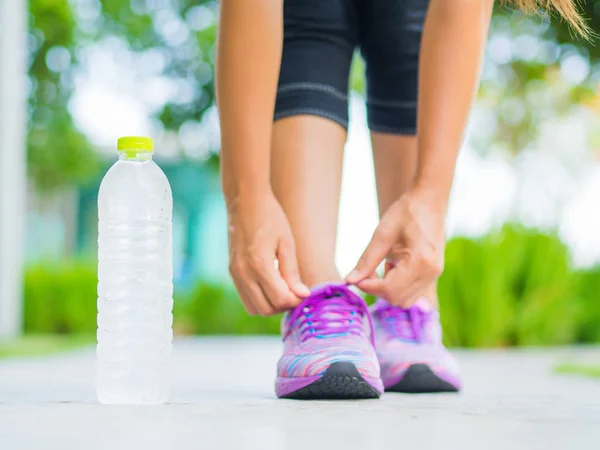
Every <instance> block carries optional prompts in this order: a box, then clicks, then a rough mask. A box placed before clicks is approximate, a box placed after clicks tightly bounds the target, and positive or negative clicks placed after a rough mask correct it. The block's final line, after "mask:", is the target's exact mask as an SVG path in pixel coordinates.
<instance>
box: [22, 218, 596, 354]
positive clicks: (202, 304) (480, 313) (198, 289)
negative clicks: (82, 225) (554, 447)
mask: <svg viewBox="0 0 600 450" xmlns="http://www.w3.org/2000/svg"><path fill="white" fill-rule="evenodd" d="M598 292H600V267H598V268H593V269H589V270H577V271H576V270H573V269H572V267H571V265H570V261H569V252H568V249H567V247H566V246H565V245H564V244H563V243H562V242H561V241H560V239H559V238H558V237H557V236H556V235H554V234H552V233H542V232H540V231H535V230H531V229H527V228H524V227H521V226H518V225H509V226H505V227H504V228H502V229H501V230H499V231H496V232H492V233H489V234H488V235H486V236H484V237H482V238H480V239H467V238H455V239H452V240H450V241H449V242H448V246H447V249H446V266H445V272H444V275H443V276H442V277H441V279H440V282H439V293H440V307H441V312H442V322H443V326H444V333H445V336H444V338H445V342H446V343H447V344H448V345H451V346H462V347H503V346H515V345H558V344H569V343H579V342H584V343H591V342H600V302H598V301H597V296H598ZM24 303H25V314H24V322H25V323H24V325H25V331H26V332H27V333H63V334H64V333H73V334H78V333H94V332H95V329H96V268H95V264H90V263H81V262H72V263H65V264H59V265H50V264H42V265H36V266H32V267H28V268H27V270H26V274H25V301H24ZM279 322H280V317H270V318H262V317H251V316H249V315H248V314H246V312H245V311H244V308H243V307H242V304H241V302H240V300H239V298H238V296H237V294H236V292H235V290H234V289H233V287H232V286H231V285H214V284H210V283H205V282H200V283H198V284H197V285H196V286H195V287H194V288H193V289H191V290H190V291H186V292H176V294H175V306H174V327H175V331H176V333H178V334H277V333H278V332H279Z"/></svg>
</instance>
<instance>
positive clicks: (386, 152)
mask: <svg viewBox="0 0 600 450" xmlns="http://www.w3.org/2000/svg"><path fill="white" fill-rule="evenodd" d="M371 143H372V145H373V159H374V161H375V177H376V180H377V199H378V203H379V216H380V217H381V215H383V213H385V211H386V210H387V209H388V208H389V207H390V205H391V204H392V203H393V202H394V201H396V200H397V199H398V198H400V196H401V195H402V194H404V193H405V192H406V191H407V190H408V189H409V188H410V186H411V184H412V182H413V180H414V178H415V174H416V170H417V158H418V154H417V138H416V136H402V135H395V134H386V133H375V132H373V133H371ZM436 291H437V289H436V285H435V284H433V285H431V286H430V287H428V288H427V291H426V292H424V293H423V295H425V296H426V297H427V298H428V299H429V301H430V302H431V303H432V304H433V305H434V306H436V307H437V292H436Z"/></svg>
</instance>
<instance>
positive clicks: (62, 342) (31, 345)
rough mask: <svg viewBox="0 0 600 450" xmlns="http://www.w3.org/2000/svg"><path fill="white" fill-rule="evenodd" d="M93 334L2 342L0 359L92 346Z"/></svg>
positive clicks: (46, 336)
mask: <svg viewBox="0 0 600 450" xmlns="http://www.w3.org/2000/svg"><path fill="white" fill-rule="evenodd" d="M95 338H96V336H94V335H93V334H90V333H87V334H82V335H79V334H66V335H58V334H44V335H38V334H34V335H29V336H23V337H21V338H19V339H17V340H11V341H6V340H2V341H0V359H2V358H14V357H26V356H38V355H48V354H52V353H58V352H64V351H68V350H73V349H76V348H79V347H84V346H87V345H92V344H94V343H95V342H96V339H95Z"/></svg>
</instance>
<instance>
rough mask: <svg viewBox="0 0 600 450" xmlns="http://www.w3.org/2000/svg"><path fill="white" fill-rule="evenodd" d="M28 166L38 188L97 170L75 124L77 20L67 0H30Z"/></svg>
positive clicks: (77, 179)
mask: <svg viewBox="0 0 600 450" xmlns="http://www.w3.org/2000/svg"><path fill="white" fill-rule="evenodd" d="M29 27H30V28H29V42H28V45H29V52H30V54H29V64H30V65H29V83H28V86H29V99H28V102H29V132H28V146H27V158H28V172H29V175H30V178H31V179H32V180H33V182H34V183H35V185H36V187H37V188H38V190H40V191H48V190H51V189H52V188H55V187H59V186H62V185H64V184H67V183H72V182H81V181H84V180H85V179H87V178H88V177H89V176H90V175H93V174H94V173H95V168H96V163H97V156H96V154H95V152H94V151H93V150H92V148H91V147H90V145H89V143H88V142H87V140H86V138H85V136H83V135H82V134H81V133H80V132H79V131H78V130H77V129H76V128H75V126H74V124H73V120H72V118H71V115H70V113H69V109H68V103H69V99H70V97H71V94H72V92H73V85H72V78H71V74H72V70H73V67H74V65H75V64H76V61H75V59H74V54H75V52H74V49H75V46H76V40H75V30H76V21H75V18H74V17H73V13H72V10H71V6H70V4H69V2H68V0H30V1H29Z"/></svg>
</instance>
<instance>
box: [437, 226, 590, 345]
mask: <svg viewBox="0 0 600 450" xmlns="http://www.w3.org/2000/svg"><path fill="white" fill-rule="evenodd" d="M576 281H577V280H576V277H575V275H574V273H573V272H572V270H571V269H570V266H569V253H568V249H567V247H566V246H565V245H564V244H563V243H562V242H561V241H560V240H559V239H558V237H556V236H555V235H553V234H544V233H541V232H539V231H535V230H529V229H526V228H523V227H520V226H517V225H512V226H506V227H504V228H503V229H502V230H500V231H498V232H494V233H490V234H489V235H487V236H485V237H483V238H481V239H477V240H471V239H465V238H459V239H453V240H451V241H450V242H449V243H448V246H447V249H446V266H445V272H444V275H443V276H442V277H441V279H440V283H439V294H440V305H441V306H440V308H441V312H442V321H443V325H444V332H445V339H446V342H447V343H448V344H449V345H457V346H465V347H481V346H507V345H537V344H566V343H569V342H573V341H575V340H576V338H577V334H578V333H577V327H578V317H580V307H581V302H577V301H576Z"/></svg>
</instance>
